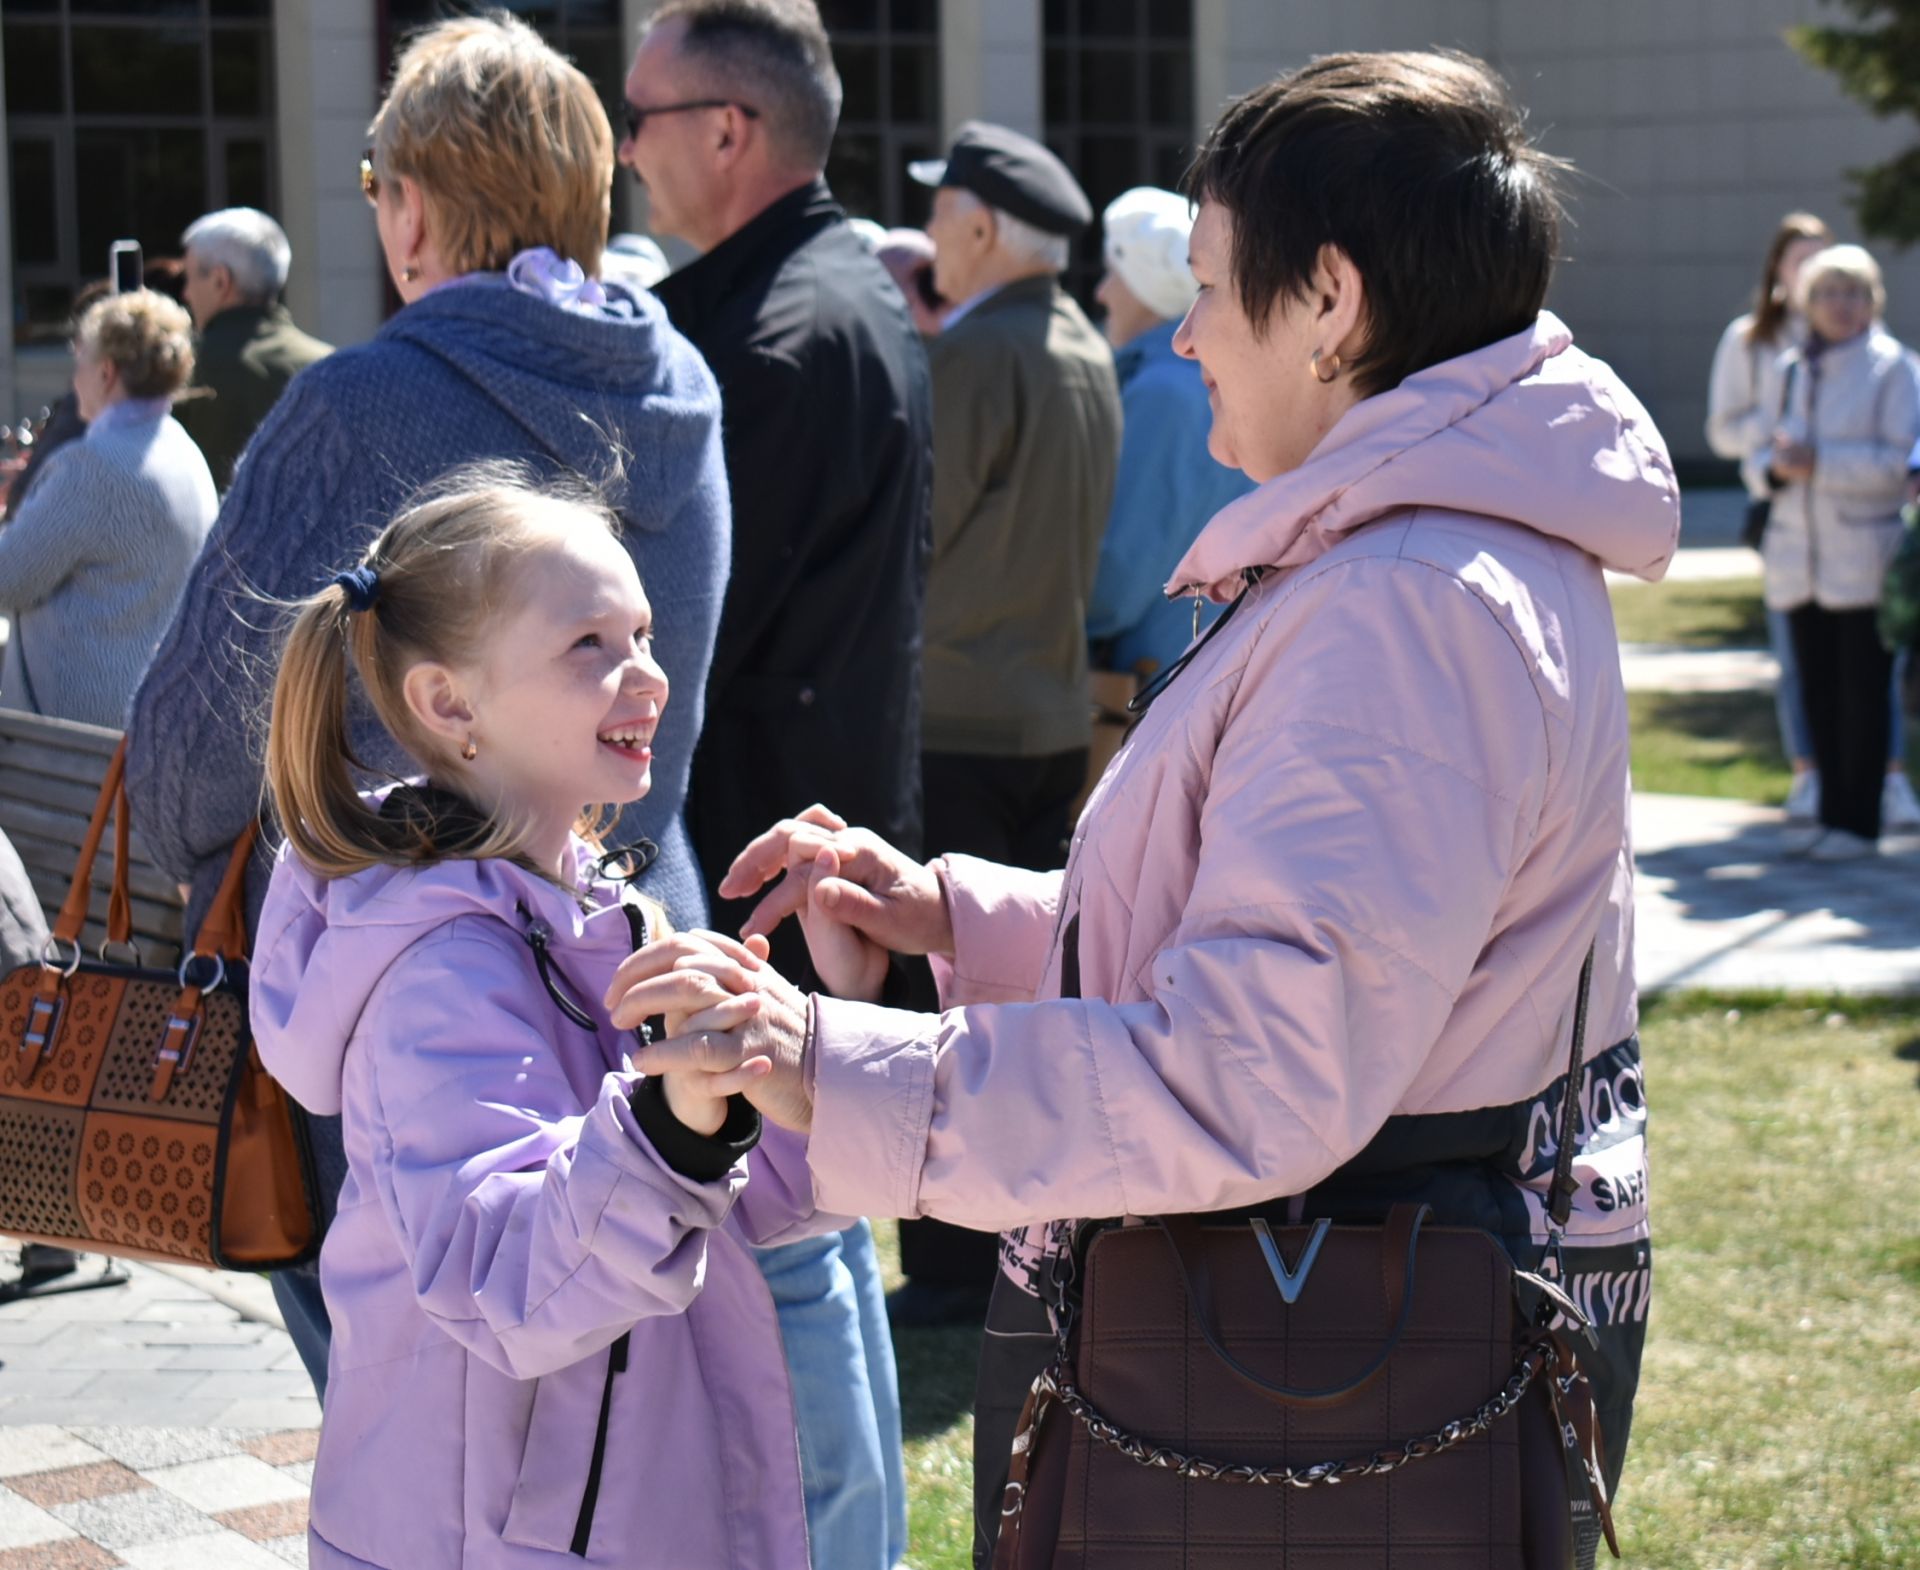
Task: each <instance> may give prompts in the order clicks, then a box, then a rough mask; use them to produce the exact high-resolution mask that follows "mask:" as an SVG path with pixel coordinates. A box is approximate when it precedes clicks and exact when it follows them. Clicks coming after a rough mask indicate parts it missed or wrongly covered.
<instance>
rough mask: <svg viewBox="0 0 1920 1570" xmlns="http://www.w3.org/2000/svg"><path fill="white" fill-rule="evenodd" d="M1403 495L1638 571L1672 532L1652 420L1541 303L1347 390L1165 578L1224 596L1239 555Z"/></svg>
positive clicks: (1304, 555) (1305, 544)
mask: <svg viewBox="0 0 1920 1570" xmlns="http://www.w3.org/2000/svg"><path fill="white" fill-rule="evenodd" d="M1409 507H1436V508H1442V509H1446V510H1448V511H1453V512H1463V513H1473V514H1478V515H1480V516H1482V517H1488V518H1499V519H1502V520H1505V521H1507V522H1510V523H1518V524H1522V525H1524V526H1525V527H1527V528H1529V529H1533V530H1536V531H1537V532H1539V533H1541V534H1544V535H1547V536H1549V537H1551V538H1553V539H1559V540H1565V541H1567V542H1569V543H1570V544H1573V545H1577V546H1578V547H1579V548H1580V549H1581V550H1583V551H1585V552H1587V553H1588V554H1589V555H1590V556H1594V557H1597V558H1598V559H1599V561H1600V562H1601V564H1602V565H1603V566H1605V567H1607V568H1610V569H1611V570H1613V571H1615V572H1622V573H1630V574H1632V575H1633V576H1634V577H1638V578H1645V579H1648V580H1650V581H1651V580H1657V579H1659V578H1660V577H1662V576H1663V575H1664V574H1665V572H1666V570H1667V564H1668V563H1669V562H1670V561H1671V560H1672V559H1673V552H1674V548H1675V546H1676V545H1677V544H1678V543H1679V538H1680V492H1679V487H1678V484H1677V483H1676V481H1675V479H1674V475H1673V465H1672V463H1671V462H1670V461H1669V459H1668V457H1667V448H1666V443H1665V442H1664V441H1663V440H1662V439H1661V436H1660V433H1659V431H1658V430H1657V429H1655V427H1654V424H1653V420H1652V419H1651V417H1650V416H1649V415H1648V414H1647V411H1646V410H1645V409H1644V408H1643V407H1641V404H1640V402H1639V400H1638V399H1636V398H1635V397H1634V396H1633V394H1632V393H1631V392H1629V391H1628V390H1627V388H1626V385H1625V384H1624V383H1623V382H1622V381H1621V380H1620V378H1619V377H1618V376H1616V375H1615V374H1614V372H1613V370H1612V368H1611V367H1609V366H1607V365H1606V364H1604V363H1603V362H1601V361H1599V360H1596V359H1593V358H1592V357H1591V356H1589V355H1587V354H1584V353H1582V352H1581V351H1580V350H1579V349H1576V348H1575V347H1574V346H1573V335H1572V333H1570V332H1569V331H1568V330H1567V328H1566V326H1565V324H1564V323H1562V322H1561V321H1560V319H1559V318H1558V317H1556V316H1554V315H1553V314H1552V313H1551V312H1547V311H1543V312H1541V313H1540V316H1539V317H1538V319H1537V320H1536V321H1535V322H1534V324H1533V326H1532V327H1530V328H1528V329H1527V330H1526V331H1525V332H1519V333H1515V334H1514V335H1513V336H1512V337H1510V338H1503V339H1501V340H1500V341H1499V342H1498V343H1492V344H1488V345H1487V346H1486V347H1485V348H1484V349H1476V350H1474V351H1473V352H1472V353H1471V354H1464V355H1460V356H1459V357H1457V358H1455V359H1452V360H1447V361H1443V362H1442V363H1441V364H1439V365H1434V366H1429V367H1428V368H1427V369H1426V370H1424V371H1421V372H1418V373H1417V374H1415V375H1413V376H1409V377H1408V378H1407V379H1406V380H1405V381H1404V382H1402V383H1401V384H1400V385H1399V386H1398V387H1395V388H1393V389H1392V390H1391V391H1389V392H1384V393H1380V394H1379V395H1377V396H1375V397H1372V398H1367V399H1364V400H1363V401H1361V402H1360V403H1358V404H1356V405H1354V407H1353V408H1352V409H1350V410H1348V411H1347V413H1346V414H1345V415H1344V416H1343V417H1342V418H1341V419H1340V421H1339V422H1338V423H1337V424H1336V425H1335V426H1334V427H1333V429H1332V430H1330V431H1328V432H1327V434H1326V436H1325V437H1324V438H1323V439H1322V440H1321V442H1320V445H1319V446H1317V447H1316V448H1314V450H1313V452H1312V453H1311V454H1310V455H1309V456H1308V458H1307V460H1306V462H1305V463H1303V464H1301V465H1300V467H1299V468H1297V469H1294V470H1292V471H1290V472H1289V473H1286V474H1281V475H1276V476H1275V477H1274V478H1273V479H1271V480H1269V481H1268V482H1267V483H1266V484H1264V485H1262V486H1260V487H1259V488H1258V489H1257V490H1254V491H1251V492H1249V493H1248V494H1247V495H1246V496H1243V497H1241V498H1240V499H1239V500H1238V501H1236V502H1233V503H1231V504H1229V505H1228V506H1227V507H1225V508H1223V509H1221V511H1220V512H1218V513H1216V514H1215V515H1214V517H1213V519H1212V521H1211V522H1209V523H1208V524H1207V526H1206V528H1205V529H1203V530H1202V531H1201V533H1200V536H1199V538H1198V539H1196V540H1195V541H1194V543H1193V544H1192V546H1191V547H1189V549H1188V551H1187V554H1186V555H1185V556H1184V557H1183V558H1182V559H1181V561H1180V564H1179V566H1178V567H1176V568H1175V569H1174V573H1173V577H1172V579H1171V580H1170V581H1169V583H1168V585H1167V592H1168V594H1169V595H1173V594H1180V593H1185V594H1191V593H1192V592H1193V590H1194V588H1195V587H1196V586H1198V587H1200V588H1202V589H1204V590H1206V592H1207V593H1208V594H1210V595H1211V596H1212V597H1213V598H1214V599H1217V600H1225V599H1230V598H1232V596H1233V595H1234V594H1235V593H1236V592H1238V589H1239V583H1238V579H1239V578H1240V576H1241V574H1242V573H1243V572H1244V571H1245V570H1246V569H1248V568H1260V567H1298V566H1302V565H1304V564H1305V563H1307V562H1310V561H1313V560H1315V559H1316V558H1317V557H1319V556H1322V555H1324V554H1325V553H1326V552H1327V551H1328V550H1330V549H1332V548H1333V546H1335V545H1336V544H1338V543H1339V542H1340V540H1341V539H1343V538H1344V537H1345V536H1346V535H1348V534H1350V533H1352V532H1353V531H1354V530H1355V529H1358V528H1360V527H1362V526H1363V525H1365V524H1368V523H1371V522H1373V521H1374V520H1375V519H1376V518H1379V517H1381V516H1383V515H1384V514H1386V513H1390V512H1394V511H1397V510H1401V509H1404V508H1409Z"/></svg>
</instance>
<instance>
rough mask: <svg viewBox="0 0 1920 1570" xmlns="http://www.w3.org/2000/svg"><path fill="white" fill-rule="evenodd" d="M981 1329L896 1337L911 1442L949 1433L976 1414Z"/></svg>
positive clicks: (958, 1327) (904, 1419)
mask: <svg viewBox="0 0 1920 1570" xmlns="http://www.w3.org/2000/svg"><path fill="white" fill-rule="evenodd" d="M980 1334H981V1332H980V1330H979V1328H978V1327H976V1326H967V1325H956V1326H953V1327H951V1328H943V1329H938V1330H899V1329H896V1330H895V1331H894V1333H893V1355H894V1358H895V1360H896V1361H897V1362H898V1363H899V1365H900V1426H901V1429H902V1431H903V1432H904V1433H905V1435H906V1437H907V1438H908V1439H927V1438H931V1437H932V1436H933V1435H935V1434H943V1433H945V1432H946V1431H947V1430H948V1429H949V1428H951V1427H953V1425H954V1423H955V1422H956V1421H957V1420H958V1419H960V1418H961V1417H963V1416H964V1415H966V1414H967V1413H968V1412H971V1411H972V1410H973V1386H974V1375H975V1373H976V1371H977V1370H978V1368H979V1366H980Z"/></svg>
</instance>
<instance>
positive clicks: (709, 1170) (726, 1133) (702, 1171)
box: [630, 1078, 760, 1183]
mask: <svg viewBox="0 0 1920 1570" xmlns="http://www.w3.org/2000/svg"><path fill="white" fill-rule="evenodd" d="M630 1104H631V1105H632V1107H633V1116H634V1120H635V1121H636V1122H637V1123H639V1125H640V1132H641V1133H643V1134H645V1135H646V1136H647V1142H648V1143H649V1144H651V1145H652V1146H653V1148H654V1149H655V1150H656V1151H658V1152H659V1155H660V1159H661V1160H662V1161H664V1162H666V1164H667V1165H668V1166H669V1167H670V1168H672V1169H673V1170H674V1171H675V1172H677V1173H679V1174H680V1176H681V1177H684V1178H692V1179H693V1180H694V1182H696V1183H712V1182H714V1181H715V1180H717V1179H719V1178H723V1177H725V1176H726V1175H727V1173H728V1172H729V1171H730V1170H731V1169H732V1167H733V1164H734V1163H735V1162H736V1161H738V1160H739V1159H740V1158H741V1157H742V1156H744V1155H745V1154H746V1153H747V1152H748V1151H749V1150H751V1149H753V1147H754V1146H755V1145H757V1144H759V1143H760V1114H759V1113H758V1112H757V1111H755V1110H754V1107H753V1105H752V1103H751V1102H749V1101H748V1100H747V1098H746V1097H745V1096H729V1097H727V1118H726V1121H725V1122H724V1123H722V1124H721V1125H720V1128H719V1130H718V1131H717V1132H716V1133H713V1134H696V1133H695V1132H694V1131H693V1130H692V1129H690V1128H688V1127H687V1125H686V1124H684V1123H682V1122H681V1121H680V1120H679V1119H678V1118H677V1117H675V1116H674V1115H673V1109H672V1108H671V1107H669V1106H668V1105H667V1090H666V1082H665V1081H664V1080H661V1079H657V1078H655V1079H643V1080H641V1081H640V1083H639V1085H638V1086H637V1087H636V1088H635V1090H634V1092H633V1095H632V1097H631V1098H630Z"/></svg>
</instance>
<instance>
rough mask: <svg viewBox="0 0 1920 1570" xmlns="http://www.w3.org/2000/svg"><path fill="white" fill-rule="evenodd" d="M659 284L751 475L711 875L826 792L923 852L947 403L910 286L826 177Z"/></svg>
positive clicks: (699, 770) (737, 484) (703, 810)
mask: <svg viewBox="0 0 1920 1570" xmlns="http://www.w3.org/2000/svg"><path fill="white" fill-rule="evenodd" d="M655 292H656V293H657V294H658V295H659V297H660V301H661V303H662V304H664V305H665V306H666V308H667V314H668V315H669V316H670V317H671V318H672V320H673V324H674V326H676V327H678V328H679V329H680V331H681V332H682V333H684V334H686V336H687V337H688V338H689V339H691V340H692V342H693V344H694V346H695V347H696V348H698V349H699V350H700V352H701V353H702V354H704V355H705V356H706V357H707V363H708V364H709V365H711V366H712V367H713V373H714V376H715V377H716V378H717V379H718V381H719V383H720V401H721V414H722V424H723V429H724V436H725V445H726V457H727V476H728V480H729V482H730V483H731V486H732V491H733V575H732V577H731V579H730V580H729V581H728V584H727V594H726V601H725V604H724V607H723V609H722V611H721V615H720V635H719V642H718V644H717V646H716V648H715V650H714V656H713V669H712V673H711V675H710V676H709V677H708V685H707V719H706V728H705V730H704V731H703V733H702V734H701V737H700V742H699V745H698V746H697V747H696V749H695V751H694V757H693V781H692V785H691V787H690V791H689V795H688V805H687V820H688V823H689V826H690V827H691V829H692V833H693V842H694V848H695V851H696V852H697V854H698V855H699V857H700V861H701V865H702V868H703V869H704V871H705V874H706V879H707V885H708V889H709V891H710V892H711V890H712V889H713V888H714V886H715V885H717V884H718V883H719V881H720V879H721V877H722V876H723V875H724V874H725V872H726V870H727V867H728V865H729V863H730V862H731V861H732V860H733V858H734V856H735V855H737V854H738V853H739V851H740V850H741V848H742V847H743V846H745V844H746V843H747V841H748V840H750V839H751V838H752V837H753V836H754V835H756V834H759V833H761V832H762V831H763V830H765V829H767V828H769V827H771V826H772V824H773V823H774V822H775V821H776V820H777V819H779V818H781V817H785V816H790V815H791V814H793V813H796V812H798V811H800V810H801V809H802V808H803V807H806V806H807V805H808V804H809V803H812V802H816V801H819V802H825V803H826V804H827V805H828V806H830V807H832V808H833V809H834V810H835V811H836V812H839V813H841V814H842V815H843V816H845V817H846V818H847V819H849V820H850V821H851V822H853V823H856V824H860V825H862V826H863V827H866V828H870V829H872V830H874V831H875V832H876V833H878V834H880V835H882V836H884V837H885V838H887V839H889V840H891V841H892V842H893V843H894V844H896V845H898V846H900V847H901V848H902V849H904V850H906V851H907V852H908V853H909V854H918V852H919V847H920V628H921V617H922V611H923V608H924V605H925V600H926V577H927V561H928V557H929V555H930V553H931V523H930V509H931V506H932V465H933V445H932V432H933V422H932V412H931V395H930V392H929V383H928V377H927V359H926V353H925V351H924V350H923V348H922V347H921V343H920V338H919V335H918V334H917V333H916V332H915V331H914V328H913V323H912V321H911V320H910V319H909V317H908V315H907V308H906V302H905V301H903V300H902V299H901V297H900V294H899V291H898V290H897V289H895V287H894V285H893V282H892V280H891V279H890V278H888V276H887V274H886V271H885V269H884V268H882V267H881V265H880V263H879V262H878V261H877V260H876V259H875V258H874V256H873V255H872V253H871V252H869V251H868V249H867V247H866V246H865V245H864V244H863V243H862V242H861V240H860V238H859V237H858V236H857V235H856V234H855V233H854V232H853V230H852V229H851V228H849V227H848V225H847V221H846V214H845V213H844V212H842V210H841V209H840V207H839V205H838V204H837V203H836V202H835V201H834V199H833V197H832V195H831V194H830V193H829V192H828V190H827V187H826V185H825V183H824V182H823V181H819V180H816V181H814V182H813V183H812V184H811V185H808V186H805V187H802V188H801V189H800V190H797V191H794V192H792V193H791V194H789V195H787V196H784V197H782V198H781V199H780V200H779V201H777V202H775V203H774V204H773V205H772V206H771V207H769V208H767V209H766V211H764V212H762V213H761V214H760V215H759V216H758V217H756V218H755V219H753V221H752V222H750V223H749V224H747V225H746V227H744V228H742V229H740V230H738V231H737V232H736V233H734V234H732V235H729V236H728V237H727V238H726V239H725V240H723V241H722V242H721V243H720V244H719V245H717V246H715V247H714V249H713V250H711V251H709V252H708V253H707V254H706V255H705V256H703V257H701V258H700V259H699V260H698V261H695V262H693V263H691V264H689V265H688V266H686V267H684V268H682V269H681V270H680V271H679V272H677V273H674V274H673V275H672V276H671V277H669V278H667V279H666V280H665V281H664V282H662V283H661V284H660V285H659V286H658V288H657V290H656V291H655ZM749 908H751V907H750V906H747V905H745V904H739V903H734V904H723V903H722V902H720V901H718V900H716V901H715V903H714V910H713V917H714V925H715V926H716V927H717V928H719V929H720V930H722V931H731V930H734V929H735V928H737V927H738V925H739V923H740V921H741V920H742V919H744V917H745V915H746V912H747V910H748V909H749ZM799 952H800V953H804V950H800V951H799ZM776 957H777V958H779V957H784V958H785V959H786V964H785V965H783V967H782V968H783V969H785V970H787V973H788V974H796V973H797V974H799V975H805V974H806V972H805V971H803V970H802V969H801V967H800V966H799V965H798V964H797V963H796V958H797V956H796V954H795V951H794V950H793V948H792V940H791V939H789V940H788V942H787V943H786V944H783V945H781V947H780V948H778V949H776Z"/></svg>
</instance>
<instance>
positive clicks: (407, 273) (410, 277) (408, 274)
mask: <svg viewBox="0 0 1920 1570" xmlns="http://www.w3.org/2000/svg"><path fill="white" fill-rule="evenodd" d="M419 276H420V269H419V268H417V267H403V268H401V269H400V281H401V282H402V283H412V282H413V281H414V279H416V278H418V277H419Z"/></svg>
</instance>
